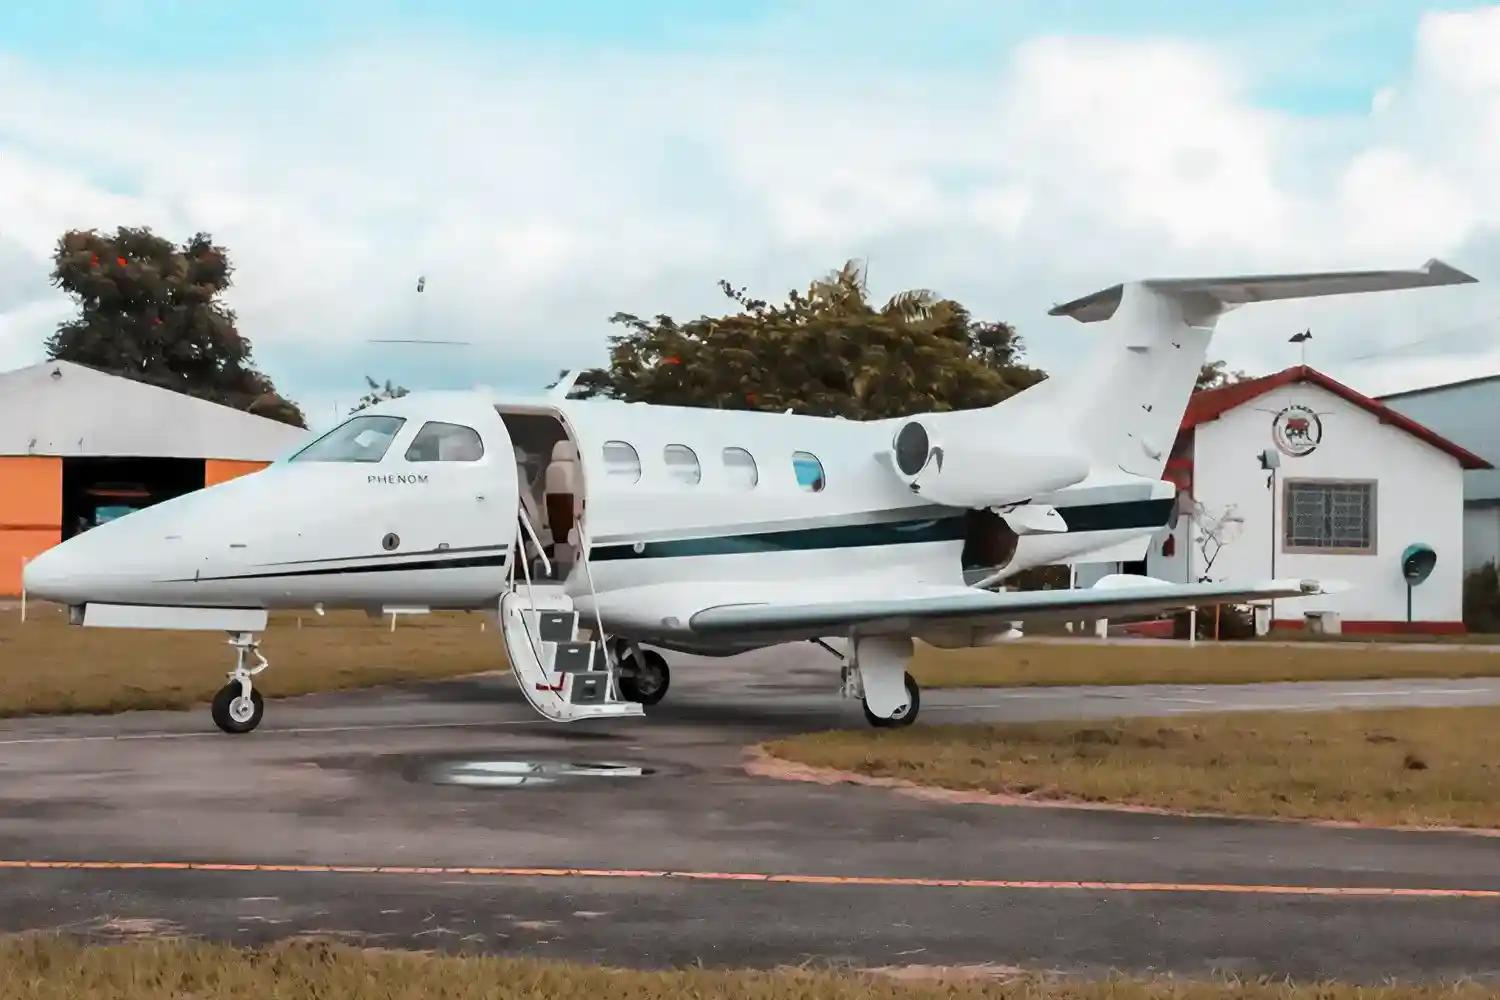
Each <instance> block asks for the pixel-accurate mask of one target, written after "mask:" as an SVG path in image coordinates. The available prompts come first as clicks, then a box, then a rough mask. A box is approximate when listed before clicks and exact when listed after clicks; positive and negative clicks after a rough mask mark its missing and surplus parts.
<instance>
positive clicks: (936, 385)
mask: <svg viewBox="0 0 1500 1000" xmlns="http://www.w3.org/2000/svg"><path fill="white" fill-rule="evenodd" d="M719 287H720V289H721V290H722V291H723V292H724V295H725V297H726V298H728V299H729V300H730V302H732V303H733V304H734V307H735V311H734V312H732V313H730V314H729V315H726V316H701V317H699V318H698V319H695V320H690V321H688V322H684V323H680V322H678V321H677V320H675V319H673V318H672V317H671V316H667V315H658V316H656V317H655V318H653V319H643V318H641V317H639V316H636V315H633V314H631V313H617V314H615V316H613V317H612V318H611V322H612V323H615V324H618V325H620V326H622V327H624V328H625V333H623V334H620V335H618V336H615V337H612V338H610V364H609V367H608V368H604V369H593V370H591V371H588V372H585V373H584V374H583V375H582V376H581V377H580V378H579V381H578V385H579V386H580V387H581V388H582V389H583V390H584V391H585V392H588V393H593V394H603V395H607V396H612V397H615V398H619V399H624V400H630V401H643V402H651V403H664V404H673V405H679V406H706V407H719V408H724V409H741V410H772V411H783V410H791V411H793V412H797V413H805V414H813V415H819V416H842V417H849V418H853V419H871V418H879V417H893V416H902V415H905V414H909V413H920V412H928V411H934V410H954V409H967V408H972V407H979V406H987V405H990V404H993V403H996V402H999V401H1000V400H1002V399H1004V398H1006V397H1007V396H1010V395H1013V394H1014V393H1016V392H1018V391H1020V390H1021V389H1024V388H1026V387H1027V386H1030V385H1032V384H1034V383H1036V382H1038V381H1040V380H1041V379H1042V378H1044V377H1045V376H1044V374H1043V373H1042V372H1040V371H1038V370H1036V369H1034V368H1030V367H1027V366H1026V365H1024V364H1022V362H1021V350H1022V345H1021V339H1020V337H1018V336H1017V335H1016V331H1015V329H1014V328H1013V327H1011V326H1010V325H1009V324H1007V323H999V322H984V321H980V320H976V319H974V318H973V317H972V316H971V315H970V314H969V311H968V310H967V309H965V308H964V307H963V306H962V305H960V304H959V303H957V302H955V301H953V300H952V299H946V298H941V297H939V296H938V295H937V294H936V293H934V292H931V291H929V290H927V289H914V290H911V291H906V292H902V293H900V294H899V295H896V296H893V297H892V298H891V299H890V300H889V301H887V302H886V303H885V304H884V305H882V306H879V307H876V306H874V305H872V304H871V303H870V301H869V299H868V297H867V294H866V288H865V281H864V273H863V271H862V269H861V268H860V266H859V265H858V264H857V263H856V262H854V261H850V262H849V263H847V264H845V265H844V266H843V267H842V268H840V269H839V270H837V271H834V272H832V273H831V274H829V275H827V276H826V277H824V278H822V279H821V280H818V281H814V282H813V283H812V284H811V285H809V286H808V288H807V291H806V292H798V291H792V292H790V293H788V295H787V299H786V301H785V302H781V303H774V304H773V303H769V302H766V301H763V300H760V299H756V298H752V297H751V296H750V295H748V294H747V293H746V291H745V289H743V288H736V287H735V286H733V285H731V284H730V283H729V282H727V281H721V282H719Z"/></svg>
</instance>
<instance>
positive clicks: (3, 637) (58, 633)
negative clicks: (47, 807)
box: [0, 606, 505, 716]
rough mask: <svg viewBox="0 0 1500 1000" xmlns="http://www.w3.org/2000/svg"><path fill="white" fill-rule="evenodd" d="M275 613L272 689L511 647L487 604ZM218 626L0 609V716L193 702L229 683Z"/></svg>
mask: <svg viewBox="0 0 1500 1000" xmlns="http://www.w3.org/2000/svg"><path fill="white" fill-rule="evenodd" d="M298 617H299V616H298V615H294V614H276V615H274V616H272V620H271V626H270V628H269V630H268V631H267V632H266V634H265V636H264V642H263V644H262V646H261V649H262V651H263V652H264V654H265V656H266V658H267V659H268V660H270V661H271V669H270V670H268V671H266V673H265V674H263V675H262V677H263V680H264V688H263V690H264V691H265V693H266V694H267V695H268V696H271V697H275V696H278V695H294V694H308V693H310V692H313V691H332V690H339V689H344V688H353V687H365V686H368V685H371V684H386V683H392V682H396V681H412V680H426V679H432V678H439V677H453V676H456V675H460V674H472V673H478V672H480V671H484V670H496V669H499V668H501V667H503V666H504V663H505V654H504V652H503V650H502V646H501V642H500V637H499V636H498V635H497V634H496V632H495V630H494V628H493V627H488V628H486V629H485V630H484V631H482V632H481V631H480V628H479V623H480V620H481V616H479V615H477V614H474V615H466V614H433V615H424V616H414V617H403V618H402V619H401V620H400V623H399V625H398V626H397V628H396V631H395V632H394V633H392V632H391V631H389V624H388V622H387V621H383V620H379V619H370V618H368V617H367V616H365V615H364V614H362V613H359V612H335V613H330V614H329V615H328V616H327V617H324V618H319V617H317V616H316V615H313V614H311V613H307V614H304V615H301V616H300V617H301V622H302V624H301V627H300V628H299V627H298ZM224 639H225V636H224V635H223V634H222V633H219V632H149V631H136V630H134V629H84V628H78V627H74V626H70V625H68V624H67V621H66V619H65V617H64V616H63V613H62V612H61V611H60V610H59V609H57V608H54V607H50V606H43V607H40V608H36V609H33V612H32V616H31V620H29V621H27V622H25V623H24V624H23V623H22V622H21V620H20V616H19V615H18V614H16V613H15V612H13V611H5V612H0V716H6V715H22V714H34V713H55V712H117V711H123V710H125V709H134V708H186V707H188V706H190V705H193V704H196V703H199V702H205V701H207V700H208V699H209V698H211V697H212V696H213V693H214V692H215V691H216V690H218V688H219V687H221V686H222V685H223V684H224V674H225V672H226V671H227V670H228V669H229V668H230V667H231V666H233V665H234V655H233V651H232V650H231V649H230V648H229V647H228V646H227V645H225V643H224Z"/></svg>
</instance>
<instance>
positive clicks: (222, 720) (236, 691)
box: [212, 632, 270, 733]
mask: <svg viewBox="0 0 1500 1000" xmlns="http://www.w3.org/2000/svg"><path fill="white" fill-rule="evenodd" d="M229 645H231V646H233V647H234V653H235V656H234V669H233V670H231V671H230V672H229V683H228V684H225V685H224V686H223V687H221V688H219V693H218V694H216V695H214V701H213V707H212V711H213V717H214V725H216V726H218V727H219V728H220V729H222V730H224V732H226V733H248V732H250V730H252V729H254V728H255V727H256V726H258V725H260V720H261V717H262V716H264V715H265V714H266V704H265V699H264V698H262V697H261V694H260V692H259V691H257V690H255V688H254V686H253V685H252V683H251V680H250V679H251V678H252V677H254V676H255V675H256V674H258V673H260V672H261V671H262V670H264V669H266V667H268V666H270V664H269V663H267V662H266V658H265V657H264V656H261V655H260V642H259V641H258V640H257V639H256V638H255V634H254V633H253V632H235V633H232V634H231V635H230V637H229ZM252 656H253V657H255V660H256V664H255V666H253V667H248V666H246V665H245V664H246V661H248V660H249V658H250V657H252Z"/></svg>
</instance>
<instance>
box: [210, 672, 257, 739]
mask: <svg viewBox="0 0 1500 1000" xmlns="http://www.w3.org/2000/svg"><path fill="white" fill-rule="evenodd" d="M212 711H213V716H214V725H216V726H218V727H219V728H220V729H222V730H224V732H226V733H248V732H249V731H250V730H252V729H254V728H255V727H256V726H258V725H260V720H261V717H262V716H263V715H265V714H266V702H265V699H264V698H262V697H261V696H260V692H259V691H256V690H253V689H252V690H251V692H250V697H249V698H246V697H245V696H244V695H242V694H240V684H239V681H230V682H229V683H228V684H225V685H224V686H223V687H221V688H219V693H218V694H216V695H214V703H213V708H212Z"/></svg>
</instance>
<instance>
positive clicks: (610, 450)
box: [604, 441, 641, 483]
mask: <svg viewBox="0 0 1500 1000" xmlns="http://www.w3.org/2000/svg"><path fill="white" fill-rule="evenodd" d="M604 475H605V477H606V478H608V479H614V480H618V481H619V482H623V483H638V482H640V481H641V456H640V454H639V453H638V452H637V451H636V450H635V448H633V447H631V446H630V445H629V444H626V443H625V442H624V441H606V442H604Z"/></svg>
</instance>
